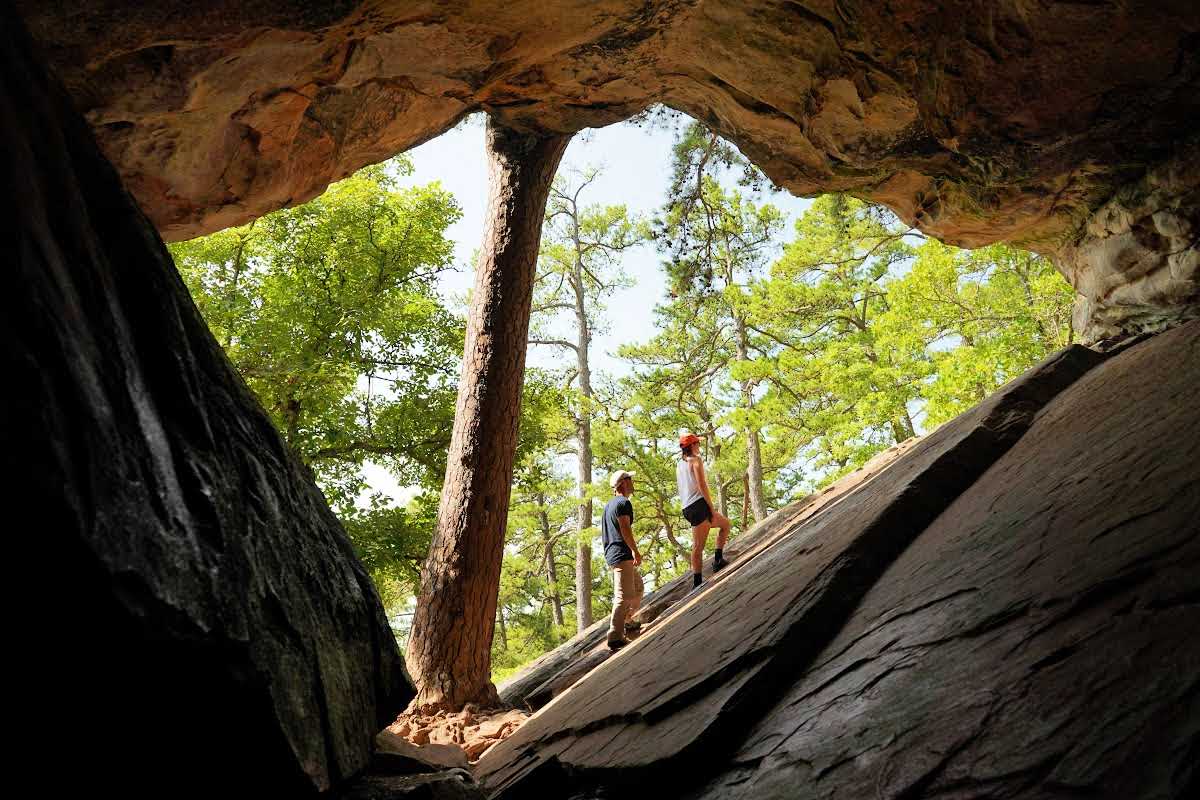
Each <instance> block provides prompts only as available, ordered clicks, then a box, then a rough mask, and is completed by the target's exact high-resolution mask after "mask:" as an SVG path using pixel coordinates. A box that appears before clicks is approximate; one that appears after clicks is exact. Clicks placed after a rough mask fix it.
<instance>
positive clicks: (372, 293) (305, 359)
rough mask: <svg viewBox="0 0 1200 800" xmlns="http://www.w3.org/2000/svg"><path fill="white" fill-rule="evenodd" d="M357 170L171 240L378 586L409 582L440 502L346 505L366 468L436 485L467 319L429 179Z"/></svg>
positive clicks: (447, 215)
mask: <svg viewBox="0 0 1200 800" xmlns="http://www.w3.org/2000/svg"><path fill="white" fill-rule="evenodd" d="M409 168H410V166H409V164H408V162H407V161H406V160H403V159H397V160H394V161H393V162H391V164H390V166H384V165H379V166H374V167H368V168H367V169H364V170H362V171H360V172H358V173H357V174H355V175H354V176H353V177H350V178H348V179H346V180H344V181H341V182H340V183H337V184H334V185H333V186H331V187H330V188H329V190H328V191H326V192H325V194H323V195H321V196H320V197H318V198H316V199H315V200H313V201H311V202H309V203H306V204H304V205H302V206H298V207H296V208H291V209H286V210H283V211H278V212H276V213H274V214H269V215H267V216H265V217H263V218H261V219H259V220H257V221H255V222H254V223H252V224H250V225H246V226H243V227H240V228H233V229H230V230H226V231H222V232H220V233H216V234H213V235H211V236H206V237H203V238H200V239H196V240H193V241H190V242H183V243H180V244H175V245H172V246H171V248H170V249H171V252H172V255H173V256H174V258H175V262H176V264H177V266H178V267H179V270H180V273H181V274H182V276H183V278H184V280H185V282H186V283H187V285H188V287H189V289H190V290H191V292H192V295H193V297H194V298H195V300H196V303H197V305H198V306H199V308H200V311H201V313H202V314H203V315H204V317H205V319H206V320H207V322H208V324H209V327H210V328H211V330H212V331H213V334H214V335H215V336H216V337H217V339H218V340H219V341H220V342H221V344H222V346H223V347H224V348H225V351H226V353H227V354H228V355H229V358H230V360H231V361H232V362H233V364H234V366H235V367H236V368H237V369H238V371H239V372H240V373H241V375H242V376H243V378H245V380H246V383H247V384H248V385H249V386H250V388H251V389H252V390H253V391H254V393H255V394H256V395H257V396H258V398H259V400H260V401H261V402H262V404H263V407H264V408H265V409H266V410H267V413H268V414H269V415H270V416H271V419H272V421H273V422H274V423H275V425H276V426H277V428H278V429H279V431H280V433H281V435H282V436H283V438H284V439H285V441H286V442H287V443H288V445H290V446H291V448H292V449H293V451H294V452H295V453H296V454H297V455H298V456H299V457H300V459H301V460H302V461H303V462H304V463H305V464H307V465H308V466H309V467H310V468H311V469H312V470H313V472H314V474H315V476H316V478H317V480H318V482H319V484H320V485H321V487H322V489H323V490H324V491H325V494H326V496H327V497H328V499H329V501H330V504H331V506H332V507H333V508H334V510H335V512H336V513H337V514H338V515H339V517H341V519H342V520H343V521H344V523H345V525H346V528H347V531H348V532H349V534H350V536H351V538H352V540H353V541H354V542H355V545H356V546H357V548H358V550H359V553H360V555H362V557H363V559H364V561H365V562H366V564H367V565H368V567H369V568H370V570H371V573H372V575H373V576H374V577H375V580H376V583H377V584H378V585H379V586H380V590H381V593H382V594H384V596H385V597H387V598H389V599H392V600H397V601H398V600H399V598H400V597H402V596H404V595H405V594H406V593H407V592H410V591H411V590H412V588H413V587H414V586H415V581H416V576H417V565H418V564H419V563H420V561H421V560H422V559H424V557H425V554H426V553H427V551H428V545H429V536H430V531H431V530H432V523H431V520H432V518H433V513H434V509H435V507H436V501H434V500H431V499H430V498H429V497H418V498H417V499H416V500H414V501H413V502H411V503H409V504H408V505H407V506H406V507H403V508H399V507H392V506H389V505H387V504H386V503H384V502H383V501H382V500H381V499H380V498H374V499H373V500H372V502H371V504H370V506H369V507H368V508H366V509H363V508H358V507H356V504H355V501H356V498H357V497H358V496H359V495H360V494H361V492H362V490H363V489H364V487H365V481H364V479H363V476H362V467H363V464H364V463H365V462H366V461H367V460H368V459H370V460H372V461H374V462H376V463H379V464H381V465H383V466H385V467H387V468H388V469H389V470H390V471H391V473H392V474H393V475H394V476H395V478H396V480H397V481H399V482H400V483H401V484H404V485H409V486H414V487H420V488H423V489H425V490H427V491H429V492H433V493H436V491H437V490H438V489H439V488H440V487H441V482H442V476H443V474H444V472H445V459H446V450H447V448H448V445H449V441H450V429H451V424H452V421H453V414H454V399H455V391H456V383H457V378H458V371H459V364H460V358H461V353H462V341H463V325H462V321H461V320H459V319H458V318H456V317H455V316H454V315H452V314H451V313H450V312H449V311H447V310H446V309H445V307H444V306H443V305H442V303H441V301H440V299H439V298H438V296H437V294H436V292H435V289H434V286H435V281H436V278H437V276H438V274H439V273H441V272H443V271H445V270H447V269H449V268H450V267H451V257H452V252H453V246H452V243H451V242H450V241H449V240H447V239H446V238H445V232H446V229H447V228H448V227H449V226H450V225H451V224H452V223H453V222H454V221H455V220H457V219H458V217H459V209H458V205H457V204H456V203H455V202H454V199H453V198H452V197H451V196H450V195H449V194H448V193H447V192H445V191H444V190H443V189H441V187H440V186H438V185H437V184H430V185H428V186H421V187H414V188H410V189H404V190H398V189H397V188H396V185H395V181H394V179H393V178H392V177H391V175H390V174H389V169H390V170H398V171H401V172H403V171H407V170H408V169H409Z"/></svg>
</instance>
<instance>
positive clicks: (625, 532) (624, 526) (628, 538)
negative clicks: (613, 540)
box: [617, 516, 642, 565]
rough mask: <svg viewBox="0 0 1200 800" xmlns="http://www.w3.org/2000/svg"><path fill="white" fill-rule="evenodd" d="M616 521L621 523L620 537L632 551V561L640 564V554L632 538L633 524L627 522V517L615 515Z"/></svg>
mask: <svg viewBox="0 0 1200 800" xmlns="http://www.w3.org/2000/svg"><path fill="white" fill-rule="evenodd" d="M617 522H619V523H620V524H621V538H622V539H624V540H625V544H626V545H628V546H629V552H631V553H633V563H634V564H637V565H641V563H642V554H641V553H640V552H638V546H637V542H635V541H634V540H633V526H632V525H630V524H629V517H625V516H621V517H617Z"/></svg>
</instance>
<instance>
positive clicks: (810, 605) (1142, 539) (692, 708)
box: [477, 322, 1200, 800]
mask: <svg viewBox="0 0 1200 800" xmlns="http://www.w3.org/2000/svg"><path fill="white" fill-rule="evenodd" d="M1197 376H1200V322H1194V323H1191V324H1189V325H1187V326H1184V327H1182V328H1179V329H1177V330H1174V331H1172V332H1169V333H1166V334H1161V335H1159V336H1156V337H1153V338H1151V339H1149V340H1148V341H1144V342H1142V343H1139V344H1136V345H1133V346H1131V347H1129V348H1128V349H1126V350H1123V351H1121V352H1119V353H1117V354H1115V355H1111V356H1109V357H1107V358H1105V357H1104V356H1101V355H1099V354H1096V353H1094V352H1092V351H1088V350H1086V349H1083V348H1078V347H1076V348H1071V349H1069V350H1067V351H1064V352H1063V353H1061V354H1060V355H1059V356H1058V357H1056V358H1053V359H1051V360H1050V361H1048V362H1046V363H1044V364H1042V365H1041V366H1040V367H1038V368H1035V369H1034V370H1033V371H1031V372H1030V373H1029V374H1027V375H1026V376H1024V377H1023V378H1022V379H1019V380H1018V381H1016V382H1014V383H1013V384H1010V385H1009V386H1007V387H1005V388H1004V389H1003V390H1002V391H1001V392H1000V393H999V394H998V395H997V396H996V397H994V398H992V399H991V400H989V401H988V402H987V403H985V404H984V405H983V406H981V407H979V408H977V409H975V410H973V411H971V412H968V413H967V414H965V415H963V416H961V417H959V418H957V419H955V420H953V421H951V422H949V423H947V424H946V425H944V426H943V427H942V428H940V429H938V430H937V431H936V432H934V433H933V434H931V435H930V436H928V437H927V438H925V439H924V440H922V441H921V442H919V443H918V444H916V445H915V446H913V447H912V448H911V449H909V450H908V451H907V452H904V453H902V454H900V455H899V457H897V458H896V459H895V460H894V461H893V462H892V463H891V464H890V465H888V466H886V468H885V469H884V470H883V471H882V472H881V473H880V474H878V475H877V476H875V477H874V478H872V479H871V480H869V481H866V482H864V483H862V484H861V485H860V486H859V487H858V488H857V489H855V490H854V491H850V492H847V493H846V494H845V495H844V496H842V497H841V498H839V499H838V500H837V501H836V502H832V503H829V504H827V505H826V506H825V507H824V508H822V509H820V510H819V511H817V512H816V513H814V514H811V515H808V516H806V517H804V518H803V519H798V520H796V521H795V523H794V524H792V525H791V526H790V529H789V530H787V531H786V533H783V534H782V535H780V536H779V537H778V538H776V539H775V540H774V542H773V543H772V544H770V546H768V547H765V548H763V549H762V550H761V551H760V552H758V553H757V554H755V555H754V556H753V557H752V558H749V559H747V560H744V561H743V562H742V563H741V564H739V566H738V568H737V570H736V572H734V573H733V574H731V575H730V576H729V577H728V578H724V579H722V580H721V581H720V582H718V583H716V584H715V585H714V586H713V587H712V588H711V589H710V590H709V591H707V592H705V593H703V594H701V595H699V597H697V598H695V599H693V600H691V601H690V602H688V603H687V604H686V605H684V606H683V608H682V609H678V610H672V611H670V612H668V616H666V617H665V618H664V619H661V620H659V621H658V622H657V623H656V624H655V626H654V627H652V628H651V629H650V630H649V631H648V632H646V633H645V634H643V636H642V637H641V638H640V639H639V640H637V641H636V642H634V643H633V644H632V645H630V646H629V647H627V648H625V649H624V650H622V651H621V652H619V653H618V654H617V655H616V656H614V657H613V658H611V659H609V660H608V661H606V662H605V663H604V664H603V665H602V666H601V667H599V668H597V669H596V670H594V671H593V672H591V673H590V674H588V675H587V676H586V677H585V678H583V680H581V681H580V682H578V683H577V684H575V685H574V686H573V687H572V688H571V689H570V690H569V691H566V692H565V693H564V694H561V695H560V696H559V697H557V698H556V699H555V700H554V701H553V702H552V703H551V704H550V705H548V706H547V707H545V708H543V709H542V710H541V711H540V712H539V713H538V714H537V715H535V716H534V717H532V718H531V719H530V720H529V721H527V722H526V723H525V725H524V726H523V727H522V728H520V729H519V730H518V731H517V732H516V733H515V734H514V735H513V736H512V737H510V738H509V739H508V740H506V741H505V742H502V743H501V744H499V745H497V746H496V747H494V748H493V749H492V750H489V751H488V752H487V753H486V754H485V755H484V757H483V759H482V760H481V761H480V763H479V769H478V771H477V772H478V775H479V776H480V779H481V781H482V782H483V784H484V786H485V788H486V789H487V790H488V792H489V796H491V797H503V798H509V797H525V796H534V795H537V796H545V797H562V798H567V797H610V796H612V797H616V796H622V794H625V793H628V792H629V791H631V790H633V789H635V788H636V789H637V790H638V791H639V793H663V792H667V793H669V795H670V796H675V797H688V798H785V797H786V798H826V797H828V798H842V797H883V798H905V800H916V799H917V798H932V797H964V798H965V797H970V798H980V799H982V798H1010V797H1028V798H1035V797H1037V798H1041V797H1057V796H1088V797H1101V798H1112V799H1113V800H1117V799H1118V798H1121V799H1123V800H1124V799H1126V798H1178V799H1179V800H1182V799H1183V798H1186V797H1192V796H1194V795H1195V792H1196V789H1197V788H1198V787H1200V771H1198V770H1197V763H1198V762H1197V759H1196V755H1197V752H1200V750H1198V747H1200V706H1198V705H1197V703H1198V702H1200V642H1198V641H1197V640H1196V637H1195V635H1194V632H1195V630H1196V627H1197V625H1200V605H1198V604H1197V596H1198V592H1200V570H1198V569H1197V567H1198V566H1200V525H1198V523H1197V520H1198V519H1200V492H1198V491H1197V483H1198V481H1197V477H1198V475H1200V472H1198V468H1197V466H1196V465H1197V463H1198V458H1200V435H1198V434H1197V427H1198V426H1200V408H1198V407H1197V405H1196V404H1195V403H1194V402H1193V398H1194V395H1195V394H1196V392H1197V390H1198V389H1200V385H1198V383H1197V381H1198V377H1197ZM1148 407H1153V408H1154V409H1155V411H1154V413H1147V411H1146V409H1147V408H1148Z"/></svg>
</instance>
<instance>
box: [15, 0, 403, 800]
mask: <svg viewBox="0 0 1200 800" xmlns="http://www.w3.org/2000/svg"><path fill="white" fill-rule="evenodd" d="M0 119H3V123H2V126H0V136H2V137H3V147H2V148H0V174H2V175H3V179H4V186H5V188H6V194H7V195H8V199H10V200H15V201H16V202H14V203H13V204H12V205H11V206H9V205H6V207H5V208H6V210H5V213H4V220H5V223H7V224H11V225H12V228H11V229H9V228H7V227H6V228H5V230H6V237H5V241H6V243H7V245H8V246H9V248H10V249H9V250H8V252H9V259H8V260H7V261H6V262H5V264H6V267H7V268H8V273H9V281H10V284H11V285H10V288H9V290H7V291H4V292H2V293H0V328H2V335H0V339H2V341H3V347H2V349H0V353H2V358H0V369H2V372H3V374H4V377H5V381H6V392H5V404H4V414H3V424H2V425H0V459H2V463H3V466H4V475H5V478H6V480H5V485H6V486H7V487H8V492H9V498H10V507H15V508H19V509H21V511H22V512H23V514H24V515H26V519H28V520H36V522H34V523H32V524H31V525H30V527H27V528H26V527H25V526H22V528H23V530H22V531H21V533H20V536H19V537H17V536H13V537H11V538H10V539H9V544H10V545H15V546H17V547H19V548H21V549H20V550H18V552H17V554H15V555H14V556H11V557H10V559H9V564H10V575H12V576H18V575H19V574H20V573H25V574H28V575H34V576H38V585H37V590H35V591H33V592H30V593H29V594H27V595H23V596H22V597H21V601H22V604H23V605H25V606H27V607H23V608H19V609H18V608H13V609H12V611H13V613H14V615H16V616H19V617H22V618H23V619H26V618H27V619H30V620H31V624H30V627H31V628H32V630H31V631H30V632H29V634H30V635H29V636H28V637H21V636H11V637H10V639H9V644H10V646H11V647H13V648H19V651H20V652H21V653H22V658H21V659H20V663H21V664H22V665H23V666H24V665H26V664H29V665H31V667H32V668H31V669H30V670H29V672H30V673H31V674H29V675H28V676H27V680H25V681H22V682H19V683H17V682H14V684H13V686H12V688H13V689H14V690H15V693H17V694H20V695H22V696H28V697H30V698H31V699H32V700H33V702H35V703H36V704H37V706H38V710H37V719H36V722H30V724H29V726H28V727H25V728H23V729H22V732H21V735H22V736H23V737H24V738H26V739H27V740H29V741H30V742H32V743H34V744H33V746H34V747H35V748H36V747H43V748H46V749H51V748H49V747H47V745H49V743H51V742H54V741H61V740H62V738H63V730H64V728H65V729H67V730H70V731H71V733H70V736H71V738H72V739H73V740H74V741H75V742H77V743H79V742H80V740H81V739H82V738H83V737H82V735H81V734H79V733H77V732H76V731H77V730H79V729H81V728H84V726H86V730H87V735H86V742H83V743H82V744H80V746H77V747H73V748H72V753H71V757H70V764H69V765H68V766H67V767H66V768H65V769H64V768H62V764H61V763H59V764H56V765H55V767H56V769H55V770H53V771H44V770H43V771H41V772H40V774H41V775H42V779H43V780H45V779H49V780H52V781H53V782H54V786H55V790H54V792H53V793H56V794H63V795H70V794H76V793H79V794H83V793H84V791H83V790H84V789H86V793H88V794H91V793H96V792H101V793H104V792H108V793H114V792H117V793H119V794H120V795H122V796H130V797H142V796H149V795H153V796H156V797H161V796H164V795H167V796H193V795H205V796H208V797H214V796H230V788H231V787H232V786H236V787H237V788H238V791H239V793H240V796H254V794H255V792H261V794H260V796H264V797H267V796H274V797H302V796H308V795H311V794H315V793H316V792H317V791H318V790H322V789H325V788H328V787H330V786H331V785H333V784H335V783H336V782H338V781H339V780H341V779H343V778H345V777H347V776H350V775H352V774H354V773H355V772H357V771H358V770H359V769H361V768H362V767H363V766H365V765H366V763H367V761H368V758H369V756H370V752H371V745H372V739H373V736H374V734H375V732H376V731H377V730H379V729H380V728H382V727H383V726H384V725H386V724H387V723H388V722H389V721H390V720H391V719H392V718H394V716H395V714H396V713H397V711H398V710H399V709H400V708H402V707H403V705H404V703H405V702H406V701H407V700H408V699H409V698H410V697H411V696H412V694H413V692H412V688H411V686H410V685H409V684H408V681H407V678H406V676H405V674H404V672H403V663H402V661H401V659H400V656H399V653H398V651H397V648H396V644H395V641H394V639H393V637H392V633H391V631H390V629H389V626H388V624H387V621H386V620H385V618H384V615H383V609H382V606H381V605H380V602H379V598H378V597H377V595H376V594H375V590H374V588H373V587H372V585H371V582H370V580H369V578H368V576H367V574H366V572H365V571H364V570H363V568H362V567H361V565H360V564H359V563H358V560H357V559H356V558H355V556H354V553H353V551H352V549H351V545H350V543H349V540H348V539H347V538H346V536H345V534H344V533H343V532H342V530H341V527H340V525H339V524H338V522H337V520H336V519H335V518H334V517H333V515H332V513H331V512H330V511H329V509H328V507H327V506H326V504H325V502H324V499H323V498H322V497H321V494H320V492H319V491H318V490H317V488H316V486H315V485H314V484H313V482H312V480H311V479H310V477H308V476H307V475H306V474H305V472H304V470H303V468H302V467H301V466H300V465H299V464H298V462H296V461H295V459H294V458H293V456H292V455H291V454H290V453H289V452H288V451H287V450H286V448H285V447H284V445H283V444H282V442H281V441H280V439H279V437H278V436H277V435H276V433H275V432H274V429H273V428H272V426H271V424H270V421H269V420H268V419H267V417H266V415H265V414H264V413H263V412H262V410H261V409H260V407H259V406H258V403H257V402H256V401H255V399H254V398H253V396H252V395H251V394H250V392H249V390H248V389H247V388H246V387H245V385H244V384H243V383H242V382H241V380H240V378H239V377H238V376H237V374H236V372H234V370H233V368H232V367H231V366H230V365H229V363H228V361H227V360H226V359H225V357H224V355H223V354H222V352H221V349H220V347H219V346H218V345H217V343H216V342H215V341H214V340H213V338H212V335H211V334H210V333H209V332H208V329H207V328H206V327H205V325H204V322H203V321H202V320H201V318H200V315H199V313H198V312H197V310H196V308H195V306H194V305H193V303H192V301H191V298H190V297H189V296H188V293H187V290H186V288H185V287H184V285H183V283H182V281H181V280H180V278H179V275H178V273H177V272H176V271H175V268H174V265H173V264H172V262H171V259H170V256H169V255H168V254H167V252H166V250H165V248H164V247H163V244H162V242H161V240H160V239H159V238H158V235H157V233H156V232H155V230H154V228H153V227H152V226H151V224H150V223H149V221H148V220H147V219H146V218H145V217H144V216H143V215H142V214H141V212H140V211H139V210H138V208H137V206H136V204H135V203H134V202H133V200H132V199H131V198H130V197H129V195H128V194H126V193H125V191H124V190H123V189H122V187H121V183H120V180H119V178H118V176H117V173H116V172H115V171H114V170H113V168H112V166H111V165H110V164H109V163H108V162H107V161H106V160H105V159H104V157H103V156H102V155H101V153H100V151H99V149H98V148H97V147H96V144H95V141H94V140H93V138H92V135H91V132H90V130H89V129H88V126H87V125H86V123H85V122H84V120H83V119H82V118H81V117H80V116H79V114H78V113H77V112H76V111H75V110H74V109H73V108H72V107H71V101H70V99H69V98H68V96H67V95H66V93H65V92H64V91H63V90H62V88H61V87H60V86H58V85H57V84H55V83H54V82H52V81H51V80H50V78H49V76H48V74H47V72H46V71H45V69H44V68H43V67H42V66H41V65H40V64H39V63H38V62H37V61H36V59H35V58H34V57H33V55H32V46H31V44H30V42H29V40H28V38H27V36H25V34H24V32H23V31H22V30H21V26H20V24H19V23H18V22H17V21H16V20H15V19H14V18H13V15H12V12H11V11H10V10H8V9H0ZM10 230H11V233H9V231H10ZM13 518H14V517H13V516H12V515H11V514H10V521H11V520H12V519H13ZM6 530H7V529H6ZM12 532H13V533H16V531H15V530H14V531H12ZM30 543H32V544H33V545H34V546H33V547H30V546H29V544H30ZM12 652H16V650H13V651H12ZM14 661H16V659H14ZM77 726H78V727H77ZM14 768H15V769H18V768H19V769H20V770H22V771H23V772H25V773H30V772H32V773H33V774H39V771H38V770H36V769H34V768H33V766H32V765H31V764H27V763H21V764H19V765H18V764H17V763H16V762H14Z"/></svg>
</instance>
